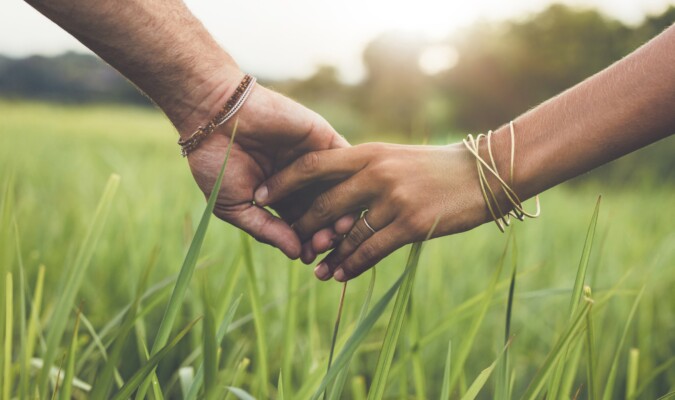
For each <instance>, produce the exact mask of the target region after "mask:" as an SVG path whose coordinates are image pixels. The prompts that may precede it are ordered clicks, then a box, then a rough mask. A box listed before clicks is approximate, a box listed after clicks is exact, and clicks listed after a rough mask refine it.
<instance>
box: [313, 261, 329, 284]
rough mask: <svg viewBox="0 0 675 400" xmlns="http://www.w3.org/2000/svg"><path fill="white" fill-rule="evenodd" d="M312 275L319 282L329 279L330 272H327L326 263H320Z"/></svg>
mask: <svg viewBox="0 0 675 400" xmlns="http://www.w3.org/2000/svg"><path fill="white" fill-rule="evenodd" d="M314 275H316V277H317V278H319V279H321V280H324V281H325V280H326V279H328V278H330V271H329V270H328V265H326V263H321V264H319V265H317V266H316V268H314Z"/></svg>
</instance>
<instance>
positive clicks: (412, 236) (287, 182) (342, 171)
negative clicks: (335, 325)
mask: <svg viewBox="0 0 675 400" xmlns="http://www.w3.org/2000/svg"><path fill="white" fill-rule="evenodd" d="M335 181H340V183H338V184H337V185H335V186H333V187H331V188H330V189H328V190H327V191H326V192H324V193H322V194H320V195H319V196H318V197H317V198H316V199H315V200H314V201H313V203H312V204H311V206H310V207H309V209H308V210H307V212H306V213H304V214H303V215H302V216H300V217H299V218H297V219H296V220H295V221H294V223H293V227H294V229H295V231H296V232H297V233H298V236H299V237H300V239H301V240H306V239H308V238H311V237H312V235H313V234H314V233H315V232H317V231H319V230H321V229H322V228H324V227H326V226H331V224H332V223H333V222H335V221H336V220H338V219H339V218H340V217H341V216H343V215H346V214H349V213H355V212H360V211H362V210H365V209H367V210H368V212H367V214H366V215H365V216H364V217H363V218H361V219H360V220H358V221H357V222H356V224H354V226H353V227H352V228H351V230H350V231H349V233H347V235H346V236H345V237H344V239H343V240H342V241H341V242H340V243H339V244H338V245H337V247H336V248H335V250H333V251H332V252H331V253H330V254H329V255H328V256H327V257H326V258H324V259H323V261H321V262H320V263H319V265H318V266H317V267H316V268H315V270H314V271H315V274H316V276H317V277H318V278H319V279H322V280H327V279H329V278H330V277H331V276H333V277H335V279H336V280H338V281H347V280H349V279H351V278H354V277H356V276H358V275H360V274H361V273H363V272H364V271H366V270H367V269H368V268H370V267H372V266H373V265H375V264H376V263H377V262H379V261H380V260H381V259H382V258H384V257H385V256H387V255H388V254H390V253H391V252H393V251H394V250H396V249H398V248H400V247H401V246H403V245H405V244H408V243H412V242H416V241H420V240H424V239H425V238H426V237H427V235H428V234H429V233H430V230H431V229H432V227H433V225H434V222H435V221H436V220H438V224H437V226H436V227H435V229H434V231H433V232H431V234H432V237H438V236H443V235H449V234H453V233H457V232H462V231H466V230H469V229H472V228H474V227H476V226H478V225H480V224H482V223H483V222H485V221H487V220H488V214H487V210H486V206H485V202H484V200H483V197H482V194H481V191H480V186H479V183H478V178H477V172H476V164H475V159H474V158H473V156H472V155H471V154H470V153H469V152H468V151H467V150H466V148H465V147H464V146H463V145H462V144H457V145H450V146H403V145H393V144H380V143H369V144H363V145H359V146H355V147H352V148H344V149H336V150H326V151H318V152H314V153H309V154H306V155H304V156H302V157H300V158H299V159H298V160H296V161H295V162H293V164H291V165H290V166H289V167H287V168H285V169H284V170H282V171H281V172H279V173H277V174H276V175H274V176H272V177H270V178H269V179H267V180H266V181H265V183H264V185H262V186H261V187H260V188H259V189H258V190H257V191H256V196H255V200H256V203H257V204H259V205H267V204H274V203H276V202H278V201H279V200H281V199H283V198H285V197H286V196H289V195H291V194H293V193H295V192H297V191H299V190H303V189H304V188H306V187H307V186H308V185H310V184H315V183H316V182H335ZM371 228H372V229H371Z"/></svg>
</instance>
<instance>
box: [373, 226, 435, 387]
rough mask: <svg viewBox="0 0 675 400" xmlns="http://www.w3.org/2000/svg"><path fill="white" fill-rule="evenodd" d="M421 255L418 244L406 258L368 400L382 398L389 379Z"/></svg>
mask: <svg viewBox="0 0 675 400" xmlns="http://www.w3.org/2000/svg"><path fill="white" fill-rule="evenodd" d="M437 224H438V218H436V221H435V222H434V224H433V226H432V227H431V229H430V232H429V233H428V235H427V238H426V239H427V240H428V239H429V237H431V234H432V233H433V231H434V230H435V229H436V225H437ZM421 253H422V245H421V244H420V245H419V246H415V247H413V248H412V249H411V251H410V255H409V256H408V262H407V265H406V267H405V270H406V273H405V278H404V279H403V283H401V288H400V289H399V291H398V294H397V295H396V302H395V303H394V309H393V310H392V313H391V317H389V324H387V331H386V332H385V334H384V341H383V343H382V349H381V350H380V355H379V357H378V359H377V366H376V367H375V373H374V375H373V382H372V384H371V386H370V391H369V392H368V399H369V400H371V399H374V400H379V399H382V397H384V390H385V388H386V385H387V379H388V378H389V370H390V369H391V363H392V361H393V359H394V352H395V351H396V343H397V342H398V336H399V334H400V332H401V326H402V325H403V320H404V318H405V314H406V310H407V307H408V302H409V301H410V295H411V293H412V288H413V284H414V282H415V273H416V272H417V265H418V263H419V259H420V254H421Z"/></svg>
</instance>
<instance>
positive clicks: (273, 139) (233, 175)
mask: <svg viewBox="0 0 675 400" xmlns="http://www.w3.org/2000/svg"><path fill="white" fill-rule="evenodd" d="M27 3H29V4H30V5H31V6H33V7H34V8H35V9H37V10H38V11H39V12H41V13H42V14H44V15H45V16H46V17H47V18H49V19H51V20H52V21H53V22H55V23H56V24H58V25H59V26H61V27H62V28H63V29H65V30H66V31H68V32H69V33H71V34H72V35H73V36H74V37H75V38H77V39H78V40H79V41H80V42H82V43H83V44H84V45H86V46H87V47H88V48H89V49H91V50H92V51H93V52H95V53H96V54H97V55H99V56H100V57H101V58H102V59H104V60H105V61H107V62H108V63H109V64H110V65H112V66H113V67H115V68H116V69H117V70H118V71H119V72H121V73H122V74H123V75H124V76H125V77H127V78H128V79H129V80H130V81H131V82H133V83H134V84H135V85H136V86H137V87H138V88H139V89H140V90H141V91H143V92H144V93H145V94H146V95H147V96H148V97H150V99H152V101H153V102H154V103H155V104H156V105H157V106H158V107H159V108H160V109H161V110H162V111H163V112H164V113H165V114H166V115H167V117H168V118H169V119H170V120H171V122H172V123H173V124H174V126H175V127H176V129H177V130H178V132H179V134H180V135H181V136H182V137H186V136H189V135H190V134H192V133H193V132H194V131H195V130H196V129H197V127H198V126H200V125H203V124H206V123H207V122H208V121H209V120H211V119H212V118H213V117H214V116H215V115H216V114H217V112H218V111H219V110H220V108H221V107H223V105H224V104H225V102H226V101H227V99H228V98H229V97H230V96H231V95H232V93H233V92H234V90H235V89H236V87H237V85H239V82H240V81H241V79H242V78H243V76H244V73H243V72H242V71H241V70H240V69H239V67H238V66H237V64H236V63H235V61H234V60H233V59H232V57H230V56H229V55H228V54H227V53H226V52H225V51H224V50H223V49H222V48H221V47H220V46H219V45H218V44H217V43H216V41H215V40H214V39H213V37H211V35H210V34H209V33H208V31H207V30H206V29H205V28H204V26H203V25H202V24H201V23H200V22H199V21H198V20H197V19H196V18H195V17H194V16H193V15H192V14H191V13H190V11H189V10H188V9H187V8H186V7H185V5H184V4H183V3H182V2H181V1H179V0H162V1H159V0H115V1H104V0H90V1H87V2H86V4H85V3H82V2H81V1H75V0H51V1H37V0H28V1H27ZM236 118H238V120H239V124H238V130H237V134H236V140H235V142H236V143H234V145H233V149H232V153H231V159H230V161H229V163H228V166H227V169H226V173H225V177H224V180H223V184H222V186H221V187H220V191H219V195H218V200H217V203H216V207H215V211H214V214H215V215H216V216H218V217H219V218H221V219H223V220H225V221H227V222H229V223H231V224H233V225H235V226H237V227H239V228H241V229H243V230H244V231H246V232H248V233H249V234H251V235H252V236H253V237H254V238H256V239H257V240H259V241H261V242H264V243H269V244H271V245H273V246H275V247H278V248H279V249H280V250H281V251H283V252H284V254H286V255H287V256H288V257H290V258H298V257H300V256H301V255H302V256H303V259H304V260H305V261H310V262H311V260H312V259H313V258H312V257H313V254H312V253H311V250H313V249H319V250H320V251H325V250H327V249H328V248H329V247H330V246H331V241H330V238H332V237H334V236H336V235H339V234H344V233H346V232H347V231H348V230H349V228H350V227H351V225H352V224H353V222H354V217H350V216H347V217H345V218H343V219H342V220H340V221H338V223H337V224H336V228H337V232H336V231H335V230H334V229H333V228H332V227H330V228H326V229H323V230H321V231H320V232H318V233H317V235H316V236H317V238H318V239H317V241H316V242H315V243H314V244H312V243H311V242H308V243H307V244H305V247H304V249H305V250H304V253H303V248H302V247H301V246H302V245H301V242H300V240H299V239H298V236H297V235H296V233H295V232H294V231H293V230H292V229H291V227H290V226H289V224H288V223H287V222H286V221H285V220H294V219H297V218H298V217H299V216H300V215H301V214H302V213H303V212H304V210H305V209H306V207H307V206H309V204H311V202H312V200H313V199H314V197H315V196H316V194H317V193H319V190H321V189H322V187H321V185H318V186H317V187H308V188H307V189H306V190H303V191H300V192H298V193H297V194H295V195H293V196H288V197H287V198H285V199H283V200H280V201H278V202H273V203H268V205H269V206H270V207H271V208H273V209H274V210H275V211H276V212H277V213H278V214H279V215H280V216H281V217H282V218H285V220H284V219H281V218H278V217H276V216H274V215H273V214H272V213H270V212H269V211H268V210H266V209H264V208H262V207H260V206H257V205H255V204H253V203H252V200H253V193H254V190H255V188H256V187H258V186H259V185H260V184H261V183H262V182H263V181H264V180H265V179H267V178H268V177H270V176H271V175H272V174H273V173H275V172H276V171H278V170H280V169H281V168H283V167H285V166H287V165H289V164H290V163H291V162H293V161H294V160H296V159H297V158H298V157H299V156H301V155H303V154H305V153H307V152H310V151H317V150H326V149H335V148H343V147H346V146H348V143H347V142H346V141H345V140H344V138H342V137H341V136H340V135H338V133H337V132H336V131H335V130H334V129H333V128H332V127H331V126H330V124H329V123H328V122H326V120H325V119H323V118H322V117H321V116H319V115H318V114H316V113H314V112H313V111H311V110H309V109H307V108H305V107H303V106H301V105H300V104H298V103H296V102H294V101H292V100H290V99H288V98H286V97H284V96H282V95H280V94H278V93H275V92H273V91H271V90H268V89H266V88H264V87H262V86H260V85H257V86H256V87H255V88H254V89H253V91H252V92H251V95H250V96H249V98H248V100H247V101H246V103H245V104H244V106H243V107H242V109H241V110H240V111H239V112H238V113H237V115H236ZM233 126H234V119H233V120H230V121H229V122H228V123H226V124H224V125H223V126H221V127H220V128H218V129H217V130H216V131H215V132H214V133H213V134H212V135H210V136H209V137H208V138H207V139H206V140H205V141H204V142H202V144H201V145H200V147H199V148H198V149H196V150H195V151H194V152H193V153H191V154H190V155H189V157H188V163H189V166H190V169H191V171H192V174H193V176H194V178H195V181H196V182H197V184H198V186H199V188H200V189H201V190H202V191H203V192H204V194H205V195H206V196H207V197H208V195H209V193H210V191H211V190H212V188H213V184H214V183H215V181H216V177H217V175H218V172H219V170H220V166H221V165H222V163H223V161H224V157H225V153H226V149H227V146H228V145H229V143H230V134H231V132H232V129H233Z"/></svg>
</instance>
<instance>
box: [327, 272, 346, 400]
mask: <svg viewBox="0 0 675 400" xmlns="http://www.w3.org/2000/svg"><path fill="white" fill-rule="evenodd" d="M346 293H347V282H345V283H343V284H342V290H341V291H340V301H339V302H338V311H337V316H336V317H335V324H334V325H333V337H332V339H331V342H330V352H329V353H328V365H327V366H326V373H328V371H330V365H331V363H332V362H333V355H334V354H335V345H336V343H337V338H338V331H339V330H340V320H341V319H342V310H343V306H344V304H345V294H346ZM331 386H332V385H328V387H327V389H326V391H325V392H324V393H323V398H324V400H325V399H326V398H327V394H328V392H330V391H331Z"/></svg>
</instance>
